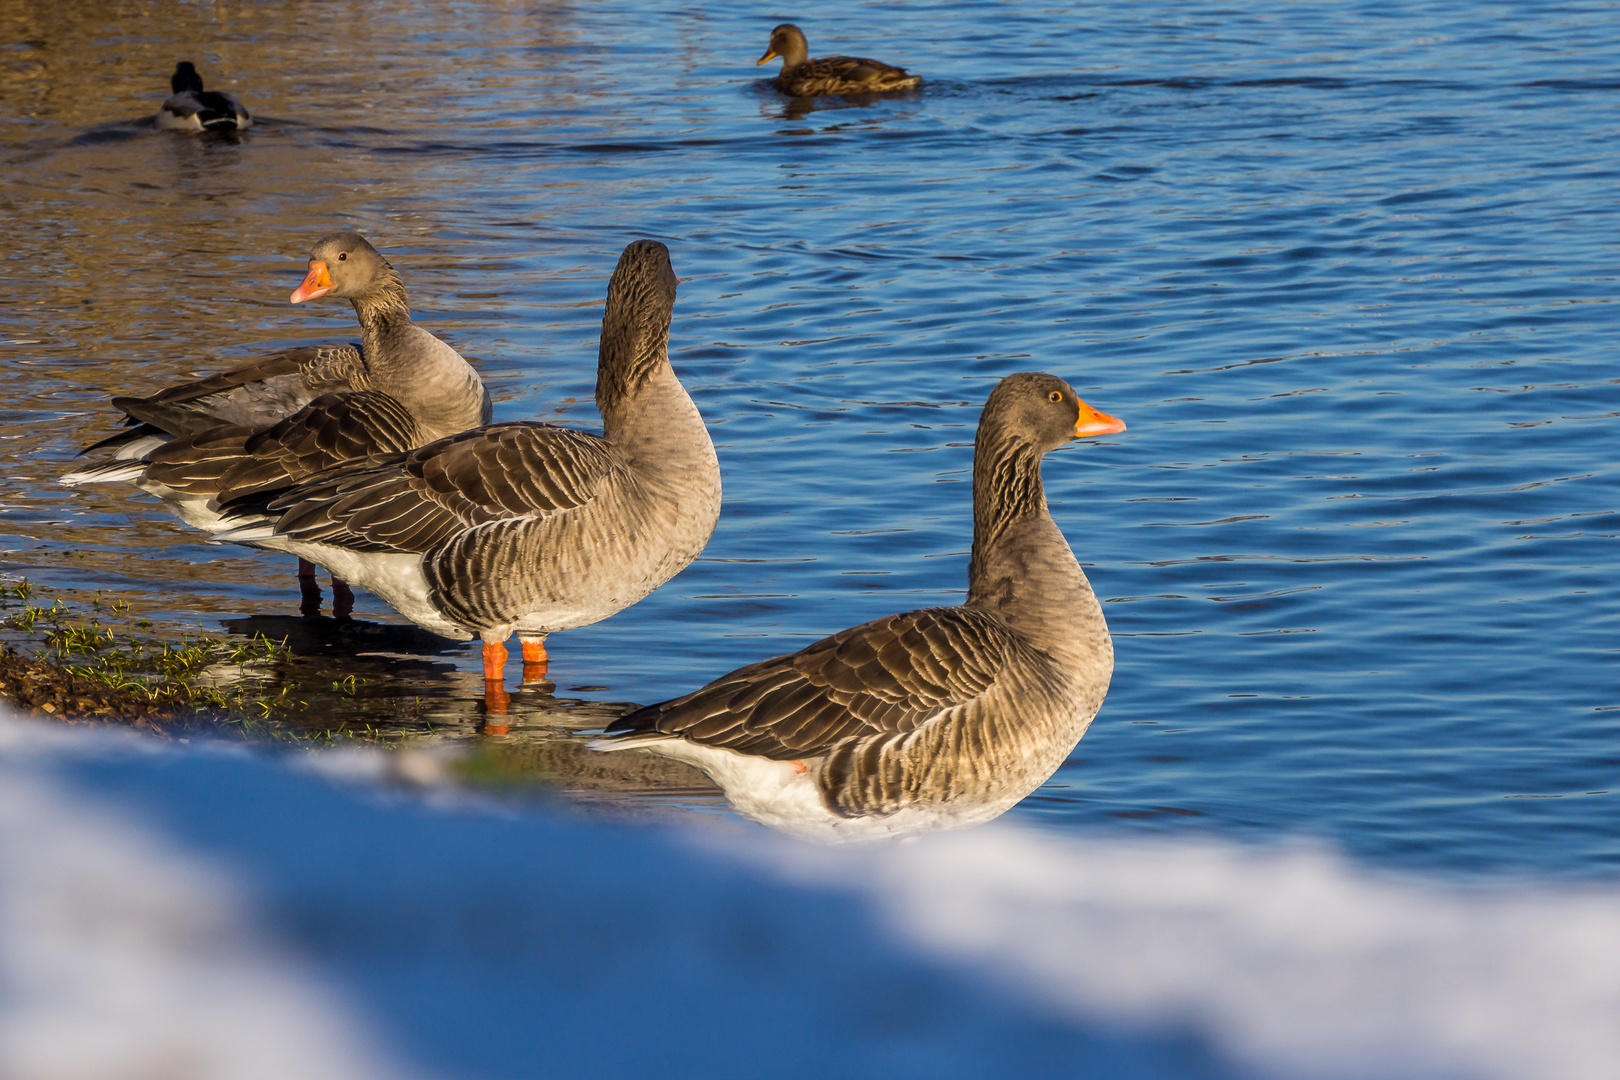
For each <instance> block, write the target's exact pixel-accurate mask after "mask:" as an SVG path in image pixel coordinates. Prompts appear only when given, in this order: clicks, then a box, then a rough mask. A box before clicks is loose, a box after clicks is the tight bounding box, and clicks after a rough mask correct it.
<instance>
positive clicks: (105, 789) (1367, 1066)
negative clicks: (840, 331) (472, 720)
mask: <svg viewBox="0 0 1620 1080" xmlns="http://www.w3.org/2000/svg"><path fill="white" fill-rule="evenodd" d="M311 764H313V765H314V767H313V768H311V767H307V766H309V765H311ZM289 765H294V766H306V767H289ZM431 766H432V762H431V761H428V760H427V759H424V760H423V761H412V762H407V763H406V764H404V765H401V764H399V763H396V762H393V761H391V760H390V759H389V755H387V754H384V753H381V752H379V753H376V754H369V753H364V752H356V751H346V752H344V753H343V754H341V755H338V756H334V757H330V758H324V757H323V758H321V759H319V760H318V761H316V762H313V763H311V762H309V761H308V760H307V759H296V758H295V759H285V758H283V759H279V760H278V759H268V758H264V757H259V756H255V755H254V754H250V753H247V752H244V751H241V750H231V749H227V748H220V747H209V746H199V745H196V744H193V745H192V746H190V747H175V746H169V745H164V744H157V743H154V742H151V741H149V740H144V739H141V738H138V737H135V736H128V735H124V734H121V733H116V732H109V731H102V730H95V729H88V728H73V729H63V728H57V727H45V726H39V725H34V724H31V723H26V722H20V721H16V720H10V719H4V720H0V1076H3V1077H5V1078H6V1080H81V1078H83V1080H123V1078H126V1077H128V1078H130V1080H135V1078H141V1080H145V1078H162V1080H168V1078H170V1077H175V1078H190V1077H197V1078H206V1080H214V1078H237V1077H242V1078H258V1077H265V1078H271V1077H276V1078H293V1077H296V1078H300V1080H304V1078H317V1080H318V1078H325V1077H357V1078H358V1077H392V1076H414V1077H492V1078H493V1077H502V1078H504V1077H513V1078H516V1077H531V1076H558V1077H576V1076H578V1077H621V1076H622V1077H659V1078H663V1077H685V1076H692V1077H699V1076H701V1077H705V1078H710V1080H720V1078H730V1077H749V1078H752V1077H765V1076H770V1077H773V1078H775V1077H797V1076H804V1077H818V1078H820V1077H827V1076H836V1077H838V1078H839V1080H845V1078H848V1077H866V1076H871V1077H882V1078H884V1080H893V1078H895V1077H909V1076H928V1077H930V1078H934V1077H978V1076H984V1077H992V1076H994V1077H1007V1076H1012V1077H1016V1076H1048V1075H1050V1076H1084V1077H1087V1078H1091V1080H1098V1078H1126V1077H1142V1078H1148V1077H1151V1078H1153V1080H1206V1078H1207V1080H1214V1078H1217V1077H1334V1078H1353V1077H1354V1078H1361V1077H1367V1078H1372V1077H1389V1078H1394V1077H1402V1078H1408V1077H1447V1078H1452V1077H1457V1078H1462V1077H1477V1078H1480V1080H1586V1078H1592V1080H1597V1078H1607V1077H1610V1076H1612V1075H1614V1074H1615V1072H1616V1069H1615V1066H1614V1064H1613V1063H1614V1062H1616V1061H1620V889H1615V888H1611V887H1604V888H1595V887H1594V888H1589V889H1584V890H1570V889H1565V890H1554V889H1551V888H1544V889H1535V888H1529V887H1522V886H1521V887H1511V888H1510V887H1506V886H1503V887H1501V888H1496V889H1474V890H1455V889H1453V890H1448V889H1444V888H1440V887H1438V886H1424V885H1421V884H1414V883H1411V882H1407V881H1395V880H1390V879H1386V878H1380V877H1377V876H1373V875H1370V874H1368V873H1367V872H1365V871H1362V870H1359V869H1357V868H1355V867H1353V866H1351V865H1349V864H1347V863H1345V862H1343V861H1342V860H1339V859H1337V858H1336V857H1334V856H1333V855H1331V854H1330V853H1327V852H1324V851H1321V850H1318V849H1313V848H1310V847H1305V846H1296V847H1286V848H1272V849H1246V848H1239V847H1236V846H1232V845H1228V844H1222V843H1215V842H1210V843H1205V844H1197V845H1189V844H1169V843H1164V844H1147V843H1124V842H1117V841H1110V842H1104V841H1099V840H1094V839H1086V840H1080V839H1074V838H1063V837H1054V836H1050V835H1045V834H1039V833H1035V832H1032V831H1030V830H1027V829H1020V828H1018V827H1015V826H1011V825H1007V824H1000V823H998V824H992V825H988V826H985V827H982V828H979V829H975V830H969V831H967V832H963V833H960V834H945V835H934V836H927V837H924V838H921V839H918V840H916V841H913V842H907V843H901V844H886V845H878V846H875V847H866V848H859V849H826V848H819V847H813V846H809V845H804V844H800V843H797V842H795V841H792V840H788V839H786V838H782V837H778V836H775V835H774V834H769V833H766V832H764V831H763V830H758V829H754V828H751V827H750V828H746V829H743V828H739V829H737V830H735V831H732V830H720V829H713V828H708V829H694V830H686V831H682V830H676V829H669V828H648V827H641V828H635V827H631V826H624V825H611V824H603V823H598V822H591V821H583V820H578V819H576V818H573V817H571V816H569V815H568V814H567V813H566V812H565V811H563V810H561V809H556V808H551V809H548V808H547V807H544V806H523V807H521V808H516V809H514V808H513V807H511V806H507V807H504V808H498V809H496V808H491V806H490V805H489V804H487V803H486V802H485V801H483V800H476V799H457V798H455V797H454V796H453V795H449V794H446V792H445V790H444V789H443V788H435V789H433V790H434V792H435V794H434V795H433V797H432V798H431V799H430V800H424V799H423V798H421V797H420V796H419V795H417V794H414V793H413V791H414V789H412V788H408V787H406V786H404V785H402V784H401V783H400V780H401V779H402V778H408V779H410V780H411V781H412V782H413V783H423V782H428V781H430V780H431V779H432V778H433V777H434V776H435V775H436V770H435V769H434V768H432V767H431Z"/></svg>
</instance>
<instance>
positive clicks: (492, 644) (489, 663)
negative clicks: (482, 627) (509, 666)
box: [484, 641, 506, 682]
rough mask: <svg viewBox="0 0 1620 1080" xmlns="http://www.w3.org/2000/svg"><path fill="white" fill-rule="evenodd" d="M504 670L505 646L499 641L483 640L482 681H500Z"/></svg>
mask: <svg viewBox="0 0 1620 1080" xmlns="http://www.w3.org/2000/svg"><path fill="white" fill-rule="evenodd" d="M505 672H506V646H505V645H503V644H502V643H501V642H499V641H486V642H484V681H485V682H500V681H501V679H502V677H503V676H504V675H505Z"/></svg>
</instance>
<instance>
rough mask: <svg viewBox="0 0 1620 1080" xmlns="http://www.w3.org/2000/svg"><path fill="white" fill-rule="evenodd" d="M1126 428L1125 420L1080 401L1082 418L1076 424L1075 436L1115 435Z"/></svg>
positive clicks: (1078, 437)
mask: <svg viewBox="0 0 1620 1080" xmlns="http://www.w3.org/2000/svg"><path fill="white" fill-rule="evenodd" d="M1124 430H1125V421H1123V420H1120V419H1118V418H1117V417H1113V416H1109V415H1108V414H1107V413H1105V412H1098V411H1097V410H1096V409H1093V408H1092V407H1091V406H1090V405H1087V404H1086V403H1085V402H1083V401H1082V402H1080V419H1078V420H1076V421H1075V424H1074V437H1075V438H1077V439H1083V438H1085V437H1086V436H1087V435H1113V434H1115V433H1116V432H1120V431H1124Z"/></svg>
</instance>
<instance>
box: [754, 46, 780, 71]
mask: <svg viewBox="0 0 1620 1080" xmlns="http://www.w3.org/2000/svg"><path fill="white" fill-rule="evenodd" d="M775 58H776V50H775V49H766V50H765V55H764V56H762V57H760V58H759V59H758V60H755V61H754V66H755V67H759V65H761V64H763V63H764V62H765V61H767V60H774V59H775Z"/></svg>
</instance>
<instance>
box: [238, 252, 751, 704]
mask: <svg viewBox="0 0 1620 1080" xmlns="http://www.w3.org/2000/svg"><path fill="white" fill-rule="evenodd" d="M676 281H677V278H676V277H675V271H674V270H673V268H671V266H670V262H669V250H668V249H667V248H666V247H664V245H663V244H660V243H657V242H656V241H653V240H638V241H636V242H635V243H633V244H631V245H630V246H629V247H627V248H625V249H624V254H623V255H622V256H620V258H619V265H618V267H617V269H615V270H614V272H613V279H612V281H611V282H609V284H608V294H607V307H606V310H605V312H604V313H603V316H602V341H601V347H600V351H599V355H598V362H597V370H596V404H597V408H598V409H599V410H600V411H601V413H602V428H603V432H602V434H601V435H600V436H598V435H592V434H588V433H586V432H583V431H576V430H573V429H571V428H564V427H556V426H553V425H551V424H541V423H534V422H518V423H506V424H493V425H490V426H488V427H481V428H476V429H474V430H472V431H465V432H462V433H461V434H459V435H453V436H451V437H449V438H446V439H440V440H439V441H437V442H433V443H429V444H427V445H426V446H423V447H420V448H418V449H416V450H412V451H411V452H410V453H406V454H393V455H387V456H380V457H374V458H371V459H368V460H366V461H364V462H357V463H354V464H352V465H350V466H346V467H343V468H339V469H334V470H331V471H329V472H327V473H324V474H322V475H320V476H318V477H315V478H313V479H311V480H309V481H307V482H305V483H302V484H298V485H295V486H293V487H291V488H288V489H286V490H284V491H281V492H278V493H270V494H267V495H259V496H256V497H252V498H248V499H244V500H241V501H240V502H239V503H227V504H226V505H225V507H224V510H225V513H226V515H227V517H226V521H227V524H228V525H230V526H231V528H230V529H229V531H226V532H221V533H219V534H218V536H217V538H218V539H220V540H232V541H236V542H238V543H245V544H254V545H257V546H259V547H265V548H272V549H275V550H280V551H289V552H293V553H295V554H297V555H299V556H301V557H302V558H305V559H309V560H312V561H314V562H316V563H319V564H320V565H322V566H324V567H326V568H327V569H328V570H330V571H332V573H333V574H335V575H337V576H339V577H341V578H343V579H344V580H346V581H350V582H353V583H355V584H358V585H361V586H364V587H365V588H367V589H370V590H371V591H372V592H374V593H376V594H377V595H378V596H380V597H382V599H384V600H386V601H387V602H388V603H389V604H391V605H393V607H394V609H395V610H397V611H398V612H399V613H400V614H402V615H404V616H405V617H406V618H408V619H410V620H412V621H413V622H415V623H417V624H418V625H420V626H423V627H425V628H427V629H429V630H432V631H434V632H435V633H438V634H443V635H445V636H446V637H454V638H467V637H470V636H474V635H476V636H478V637H480V638H482V639H483V642H484V647H483V648H484V655H483V660H484V678H485V680H486V686H485V689H486V694H485V700H486V703H487V704H488V705H489V708H490V711H491V712H495V713H500V712H504V711H505V707H506V704H507V701H508V699H507V696H506V694H505V692H504V690H503V688H502V684H501V679H502V671H503V668H504V666H505V663H506V656H507V653H506V647H505V642H506V640H507V639H508V638H509V637H510V636H511V635H512V633H513V632H516V633H517V635H518V639H519V640H520V641H521V642H522V646H523V660H524V677H525V680H526V681H534V680H535V679H537V678H539V677H540V676H542V675H543V674H544V667H543V665H544V664H545V662H546V653H545V639H546V636H547V635H548V634H551V633H553V632H554V631H557V630H567V629H571V628H573V627H578V626H585V625H587V624H589V623H594V622H597V621H599V620H601V619H605V618H607V617H608V616H609V615H612V614H613V613H614V612H617V611H620V610H623V609H624V608H627V607H629V606H630V605H631V604H634V603H635V602H636V601H638V600H640V599H641V598H642V597H644V596H646V595H647V594H648V593H650V592H652V591H653V590H654V589H656V588H657V587H658V586H659V585H662V584H663V583H664V582H665V581H668V580H669V579H670V578H671V577H674V576H675V574H676V573H678V572H679V571H680V570H682V569H683V568H685V567H686V566H687V564H689V563H690V562H691V561H692V560H693V559H695V558H697V555H698V553H699V552H700V551H702V550H703V547H704V545H705V544H707V543H708V541H709V537H710V535H711V534H712V533H713V532H714V526H715V522H716V521H717V520H718V519H719V516H720V467H719V463H718V461H717V460H716V459H715V454H714V444H713V443H711V442H710V441H709V432H708V429H707V428H706V427H704V424H703V418H702V416H700V415H699V414H698V410H697V406H696V405H695V404H693V402H692V399H691V397H690V396H688V395H687V392H686V389H685V388H684V387H683V386H682V385H681V383H680V380H679V379H678V378H676V376H675V372H674V370H673V369H672V368H671V367H670V364H669V353H668V349H669V321H670V316H671V313H672V312H673V310H674V306H675V285H676Z"/></svg>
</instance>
